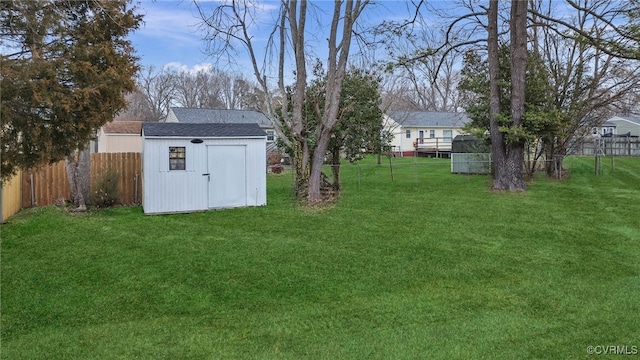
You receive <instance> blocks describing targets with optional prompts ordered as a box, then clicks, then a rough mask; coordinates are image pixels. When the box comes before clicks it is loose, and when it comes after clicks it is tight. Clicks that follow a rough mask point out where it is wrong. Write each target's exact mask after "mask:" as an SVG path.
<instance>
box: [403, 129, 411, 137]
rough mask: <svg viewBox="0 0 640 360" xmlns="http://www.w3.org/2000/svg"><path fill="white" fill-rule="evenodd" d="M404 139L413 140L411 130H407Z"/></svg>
mask: <svg viewBox="0 0 640 360" xmlns="http://www.w3.org/2000/svg"><path fill="white" fill-rule="evenodd" d="M404 137H406V138H407V139H411V130H406V131H405V132H404Z"/></svg>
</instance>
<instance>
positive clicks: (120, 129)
mask: <svg viewBox="0 0 640 360" xmlns="http://www.w3.org/2000/svg"><path fill="white" fill-rule="evenodd" d="M141 129H142V121H112V122H109V123H106V124H104V127H103V128H102V130H103V131H104V133H105V134H136V135H140V130H141Z"/></svg>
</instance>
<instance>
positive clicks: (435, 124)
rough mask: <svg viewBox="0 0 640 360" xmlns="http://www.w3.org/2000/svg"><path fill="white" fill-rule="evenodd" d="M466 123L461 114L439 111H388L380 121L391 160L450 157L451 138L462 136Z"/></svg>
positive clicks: (466, 120) (467, 120) (463, 115)
mask: <svg viewBox="0 0 640 360" xmlns="http://www.w3.org/2000/svg"><path fill="white" fill-rule="evenodd" d="M469 121H471V119H469V117H468V116H467V115H466V114H464V113H454V112H442V111H390V112H387V114H385V120H384V122H385V129H386V130H387V131H389V132H390V133H391V134H392V135H393V140H392V141H391V146H392V150H393V154H394V155H395V156H416V155H424V156H436V157H446V156H449V154H451V142H452V140H453V138H454V137H456V136H457V135H462V134H463V131H462V127H463V126H464V125H465V124H467V123H468V122H469Z"/></svg>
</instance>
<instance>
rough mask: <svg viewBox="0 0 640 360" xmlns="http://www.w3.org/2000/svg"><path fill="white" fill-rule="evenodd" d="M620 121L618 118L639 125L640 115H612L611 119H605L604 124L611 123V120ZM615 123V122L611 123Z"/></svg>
mask: <svg viewBox="0 0 640 360" xmlns="http://www.w3.org/2000/svg"><path fill="white" fill-rule="evenodd" d="M616 120H617V121H620V120H626V121H628V122H631V123H634V124H636V125H638V126H640V117H636V116H614V117H612V118H611V119H608V120H607V121H605V124H607V123H609V124H612V123H613V121H616ZM613 124H615V123H613Z"/></svg>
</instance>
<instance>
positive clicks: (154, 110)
mask: <svg viewBox="0 0 640 360" xmlns="http://www.w3.org/2000/svg"><path fill="white" fill-rule="evenodd" d="M175 77H176V74H175V73H174V72H172V71H169V70H166V69H162V70H160V71H158V72H156V71H155V68H154V67H153V66H150V67H149V68H147V69H146V71H145V72H143V73H142V74H141V75H140V77H139V78H138V89H139V91H140V92H141V93H143V94H145V96H146V98H147V103H148V106H149V107H150V109H151V115H152V119H153V121H157V120H159V119H161V118H163V117H165V116H167V113H168V112H169V108H170V107H171V105H172V103H173V101H174V98H175Z"/></svg>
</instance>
